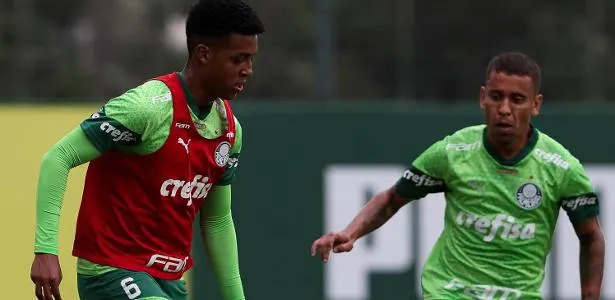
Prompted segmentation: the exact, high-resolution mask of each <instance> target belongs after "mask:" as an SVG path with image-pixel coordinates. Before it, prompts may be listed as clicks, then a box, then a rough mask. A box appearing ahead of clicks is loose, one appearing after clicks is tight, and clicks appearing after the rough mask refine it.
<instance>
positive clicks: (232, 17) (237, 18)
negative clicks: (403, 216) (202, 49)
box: [186, 0, 265, 53]
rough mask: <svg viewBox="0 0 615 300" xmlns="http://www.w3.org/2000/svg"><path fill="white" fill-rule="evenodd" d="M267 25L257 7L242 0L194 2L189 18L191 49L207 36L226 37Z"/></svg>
mask: <svg viewBox="0 0 615 300" xmlns="http://www.w3.org/2000/svg"><path fill="white" fill-rule="evenodd" d="M263 32H265V26H263V23H262V22H261V20H260V19H259V18H258V16H257V14H256V11H255V10H254V9H253V8H252V7H250V6H249V5H248V4H246V3H244V2H243V1H241V0H200V1H199V2H198V3H196V4H195V5H193V6H192V8H191V9H190V13H189V14H188V20H187V21H186V39H187V42H188V52H189V53H191V52H192V49H194V47H195V46H196V45H197V44H199V43H202V42H204V41H205V40H206V39H212V38H224V37H226V36H228V35H230V34H232V33H237V34H241V35H256V34H261V33H263Z"/></svg>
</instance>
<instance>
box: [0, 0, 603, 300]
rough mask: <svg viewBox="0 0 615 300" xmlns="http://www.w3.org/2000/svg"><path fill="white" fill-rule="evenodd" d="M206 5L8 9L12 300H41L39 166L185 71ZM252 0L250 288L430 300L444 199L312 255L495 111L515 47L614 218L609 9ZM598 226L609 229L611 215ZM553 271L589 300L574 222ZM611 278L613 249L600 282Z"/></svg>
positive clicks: (65, 1)
mask: <svg viewBox="0 0 615 300" xmlns="http://www.w3.org/2000/svg"><path fill="white" fill-rule="evenodd" d="M193 2H194V0H190V1H188V0H176V1H163V0H122V1H120V0H107V1H93V0H82V1H75V0H56V1H42V0H0V138H1V139H2V140H3V146H2V147H0V166H2V172H0V182H1V183H0V184H1V185H0V186H1V187H2V190H3V191H4V195H3V198H2V201H3V205H4V206H5V209H3V212H2V216H3V217H2V218H0V225H1V226H0V232H2V238H3V239H2V240H3V242H4V244H5V245H3V246H4V247H3V248H2V249H3V250H1V251H2V252H1V253H2V254H3V256H4V259H3V263H2V268H0V286H2V287H4V289H3V293H4V294H5V296H3V298H5V297H6V298H7V299H34V296H33V291H32V290H33V286H32V284H31V283H30V281H29V269H30V263H31V261H32V242H33V232H34V228H33V227H34V196H35V186H36V181H37V176H38V167H39V162H40V159H41V157H42V156H43V154H44V153H45V152H46V151H47V149H48V148H49V147H51V145H53V143H55V142H56V141H57V140H58V139H59V138H61V137H62V136H63V135H64V134H65V133H66V132H68V131H69V130H71V129H72V128H73V127H75V126H77V125H78V124H79V122H81V120H83V119H85V118H87V117H88V116H89V115H90V114H91V113H93V112H95V111H96V110H97V109H98V107H100V106H101V105H102V104H104V103H105V102H106V101H107V100H108V99H109V98H111V97H114V96H117V95H119V94H120V93H122V92H123V91H125V90H127V89H129V88H131V87H134V86H136V85H138V84H140V83H142V82H143V81H144V80H147V79H148V78H152V77H155V76H157V75H160V74H164V73H168V72H171V71H175V70H181V69H182V67H183V65H184V60H185V57H186V49H185V36H184V21H185V18H186V13H187V11H188V9H189V7H190V5H191V4H192V3H193ZM247 2H248V3H249V4H251V5H252V6H253V7H254V8H256V9H257V11H258V12H259V14H260V17H261V19H262V20H263V22H264V23H265V26H266V28H267V32H266V34H264V35H263V36H262V37H261V39H260V54H259V56H258V57H257V59H256V62H255V75H254V77H253V78H252V79H251V80H250V81H249V84H248V85H247V89H246V92H245V94H244V95H242V96H240V97H239V98H238V99H237V100H235V102H234V109H235V112H236V114H237V116H238V118H239V120H240V121H241V123H242V127H243V128H244V134H245V137H244V139H245V140H244V153H243V154H242V159H241V163H240V165H241V167H240V169H239V171H238V177H237V182H236V184H234V186H233V194H234V199H235V200H234V208H233V209H234V216H235V222H236V225H237V232H238V235H239V246H240V256H241V267H242V273H243V277H244V284H245V288H246V293H247V296H248V299H296V300H318V299H323V300H324V299H326V300H372V299H378V300H381V299H416V298H417V297H418V296H417V295H418V290H420V283H419V280H418V278H419V275H420V270H421V268H422V264H423V263H424V260H425V257H426V256H427V254H428V252H429V250H430V248H431V246H432V245H433V243H434V242H435V239H436V238H437V236H438V234H439V232H440V230H441V228H442V210H443V207H444V202H443V199H442V195H434V196H429V197H427V198H426V199H423V200H421V201H418V202H415V203H412V204H410V205H408V206H407V207H405V208H404V209H402V210H401V211H400V212H399V213H398V215H396V216H395V217H394V218H393V219H392V221H391V222H390V223H388V224H387V225H385V226H384V227H383V228H382V229H381V230H379V231H378V232H377V233H375V234H374V235H373V236H371V237H370V238H367V239H366V240H365V241H362V242H361V243H359V244H358V245H357V247H356V248H355V251H353V253H352V254H347V255H339V256H336V257H334V258H333V260H332V261H331V262H330V263H329V264H327V266H323V265H322V264H321V263H320V262H319V261H318V260H317V259H314V258H311V257H309V246H310V244H311V242H312V240H313V239H315V238H317V237H318V236H319V235H320V234H321V233H323V232H326V231H330V230H339V229H341V228H342V227H343V226H345V225H346V224H347V223H348V222H349V221H350V219H351V218H352V216H353V215H354V214H355V213H356V212H357V211H358V210H359V209H360V207H361V205H363V203H364V201H365V200H366V199H368V198H369V196H370V195H372V194H373V193H375V192H377V191H379V190H381V189H383V188H386V187H388V186H390V185H391V184H392V183H393V182H394V181H395V180H396V179H397V177H398V176H399V174H401V170H403V167H404V165H405V164H408V163H409V162H411V161H412V159H413V158H414V157H415V156H416V155H418V154H419V153H420V152H421V151H422V150H423V149H425V147H427V146H429V145H430V144H431V143H433V142H435V141H436V140H438V139H440V138H442V137H443V136H444V135H446V134H449V133H451V132H452V131H454V130H457V129H459V128H461V127H465V126H468V125H473V124H477V123H480V122H481V120H482V119H481V112H480V109H479V107H478V103H477V102H478V101H477V100H478V89H479V87H480V85H481V84H482V83H483V81H484V77H485V68H486V66H487V63H488V61H489V59H490V58H491V57H493V56H494V55H495V54H497V53H498V52H502V51H511V50H517V51H523V52H525V53H527V54H529V55H531V56H533V57H534V58H535V59H536V60H537V61H538V62H539V64H540V65H541V67H542V70H543V93H544V95H545V105H544V107H543V111H542V114H541V116H540V117H539V118H538V120H537V121H536V123H535V124H536V126H537V127H539V128H540V129H542V130H543V131H545V132H547V133H549V134H550V135H551V136H552V137H554V138H556V139H557V140H558V141H560V142H561V143H562V144H564V145H565V146H566V147H568V148H569V149H570V150H571V152H572V153H573V154H575V155H576V156H577V157H578V158H579V159H580V160H581V162H583V163H584V164H585V165H586V167H587V171H588V173H589V175H590V177H591V179H592V180H593V182H594V184H595V185H596V188H597V189H598V190H599V191H600V194H601V197H602V201H603V205H602V207H603V208H602V211H603V212H604V213H603V215H607V214H608V213H609V212H610V211H612V209H615V207H614V205H615V204H613V203H615V186H613V183H615V164H614V163H615V157H614V154H615V142H613V139H612V134H610V133H612V129H613V128H615V118H614V117H615V105H614V103H615V102H614V101H613V100H615V96H614V95H613V93H614V92H615V76H612V74H613V72H614V71H615V51H613V50H614V49H615V19H613V18H609V16H610V15H613V13H615V1H607V0H585V1H572V0H557V1H555V0H543V1H529V0H515V1H513V0H502V1H487V0H474V1H459V0H439V1H427V0H381V1H366V0H354V1H348V0H311V1H307V0H293V1H283V0H247ZM85 168H86V166H80V167H78V168H76V169H75V170H74V171H73V172H72V173H71V177H70V180H69V187H68V190H67V194H66V199H65V201H64V208H63V218H62V231H61V232H62V233H61V245H62V252H61V254H60V257H61V259H62V264H63V269H64V275H65V279H64V282H63V285H62V289H63V291H64V295H65V298H66V299H78V297H77V294H76V285H75V274H74V273H75V272H74V263H75V259H74V258H73V257H71V255H70V248H71V245H72V238H73V234H74V220H75V217H76V213H77V209H78V204H79V201H80V195H81V188H82V186H83V174H84V171H85ZM603 226H604V230H605V234H606V236H607V241H608V239H609V237H613V238H615V221H612V220H609V219H608V218H604V220H603ZM201 250H202V248H201V245H200V238H196V239H195V255H196V258H197V260H198V261H199V263H198V264H197V266H196V268H195V269H194V271H193V272H192V273H191V275H192V278H191V280H192V287H193V299H218V298H217V297H218V296H217V290H216V289H217V288H216V286H215V283H214V282H213V280H212V278H211V276H210V272H209V270H208V266H207V264H206V263H205V261H204V258H203V255H202V251H201ZM607 252H612V251H610V250H609V248H607ZM502 255H503V258H504V257H505V253H503V254H502ZM547 269H548V272H547V274H546V280H545V283H544V285H543V290H544V293H545V297H546V298H548V299H579V298H580V297H579V283H578V282H579V277H578V241H577V240H576V237H575V235H574V232H573V231H572V229H571V226H570V225H569V222H568V220H567V218H566V216H565V214H562V215H561V218H560V222H559V224H558V230H557V235H556V238H555V240H554V242H553V252H552V254H551V255H550V257H549V262H548V268H547ZM613 280H615V261H614V260H612V259H610V257H609V255H608V253H607V263H606V267H605V283H608V282H613ZM7 293H8V296H6V295H7ZM603 299H615V286H613V285H612V284H610V285H609V284H605V286H604V292H603Z"/></svg>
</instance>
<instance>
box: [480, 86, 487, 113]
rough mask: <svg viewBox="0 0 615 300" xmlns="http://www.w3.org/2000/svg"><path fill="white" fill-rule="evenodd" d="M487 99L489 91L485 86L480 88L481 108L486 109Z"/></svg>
mask: <svg viewBox="0 0 615 300" xmlns="http://www.w3.org/2000/svg"><path fill="white" fill-rule="evenodd" d="M486 97H487V89H485V86H481V87H480V108H482V109H485V101H486Z"/></svg>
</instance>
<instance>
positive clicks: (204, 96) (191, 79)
mask: <svg viewBox="0 0 615 300" xmlns="http://www.w3.org/2000/svg"><path fill="white" fill-rule="evenodd" d="M181 74H182V77H183V79H184V81H185V82H186V85H187V86H188V91H190V95H192V97H193V98H194V100H195V101H196V103H197V105H198V106H199V107H207V106H210V105H211V103H213V101H215V100H216V97H215V96H214V95H213V94H212V93H210V92H209V91H207V90H206V89H205V88H203V86H202V84H201V82H203V80H201V78H199V76H198V74H197V73H196V72H195V71H194V70H193V69H192V68H191V67H190V65H187V66H186V67H185V68H184V70H182V72H181Z"/></svg>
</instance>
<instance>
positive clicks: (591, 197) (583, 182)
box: [560, 161, 600, 224]
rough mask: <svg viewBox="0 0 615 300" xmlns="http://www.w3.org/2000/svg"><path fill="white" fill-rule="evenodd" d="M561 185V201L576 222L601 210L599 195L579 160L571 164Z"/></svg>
mask: <svg viewBox="0 0 615 300" xmlns="http://www.w3.org/2000/svg"><path fill="white" fill-rule="evenodd" d="M565 176H566V177H565V178H564V181H563V183H562V186H561V197H560V203H561V206H562V208H563V209H564V210H565V211H566V213H567V214H568V218H569V219H570V221H571V222H572V223H573V224H575V223H579V222H582V221H585V220H587V219H589V218H592V217H595V216H597V215H598V214H599V212H600V205H599V199H598V195H596V193H595V192H594V188H593V186H592V183H591V181H590V180H589V178H588V177H587V173H586V172H585V170H584V169H583V166H582V165H581V164H580V163H579V162H578V161H577V162H576V163H572V164H570V168H569V169H568V171H567V172H566V175H565Z"/></svg>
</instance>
